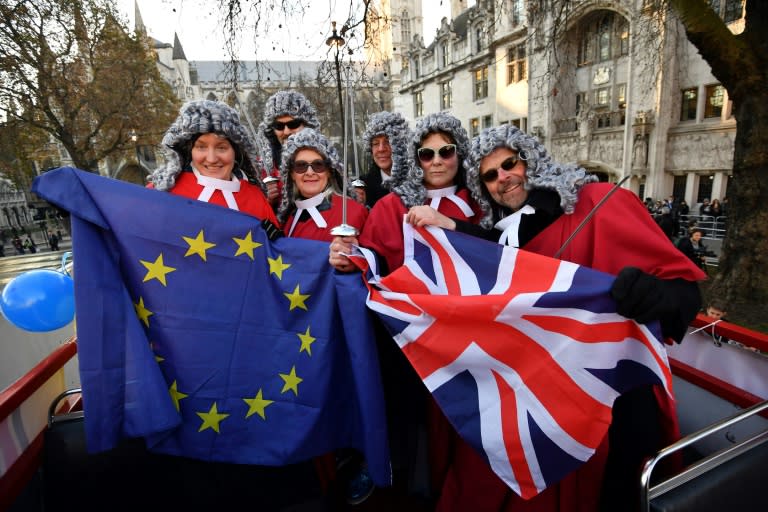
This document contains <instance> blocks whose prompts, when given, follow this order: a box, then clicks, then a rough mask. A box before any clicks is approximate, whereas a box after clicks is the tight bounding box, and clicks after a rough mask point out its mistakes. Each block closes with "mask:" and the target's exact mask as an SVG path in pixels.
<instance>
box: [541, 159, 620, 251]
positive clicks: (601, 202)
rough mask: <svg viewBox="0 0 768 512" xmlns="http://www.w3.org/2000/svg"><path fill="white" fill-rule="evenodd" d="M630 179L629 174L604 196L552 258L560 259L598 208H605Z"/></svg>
mask: <svg viewBox="0 0 768 512" xmlns="http://www.w3.org/2000/svg"><path fill="white" fill-rule="evenodd" d="M629 177H630V175H629V174H627V175H626V176H624V177H623V178H622V179H621V181H619V182H618V183H616V184H615V185H614V186H613V188H612V189H611V190H609V191H608V193H607V194H605V196H603V198H602V199H601V200H600V201H598V203H597V204H596V205H595V206H594V207H593V208H592V210H591V211H590V212H589V213H588V214H587V216H586V217H584V220H582V221H581V223H580V224H579V225H578V226H576V229H575V230H573V233H571V236H569V237H568V240H566V241H565V242H564V243H563V245H562V246H561V247H560V249H558V250H557V252H556V253H555V255H554V256H552V257H553V258H559V257H560V255H561V254H562V253H563V251H564V250H565V248H566V247H568V244H570V243H571V240H573V238H574V237H575V236H576V235H577V234H578V233H579V231H581V229H582V228H583V227H584V226H585V225H586V224H587V222H589V219H591V218H592V216H593V215H594V214H595V212H596V211H597V210H598V208H600V207H601V206H603V203H605V202H606V201H607V200H608V198H609V197H611V196H612V195H613V193H614V192H616V191H617V190H618V189H619V188H620V187H621V186H622V185H623V184H624V182H625V181H627V180H628V179H629Z"/></svg>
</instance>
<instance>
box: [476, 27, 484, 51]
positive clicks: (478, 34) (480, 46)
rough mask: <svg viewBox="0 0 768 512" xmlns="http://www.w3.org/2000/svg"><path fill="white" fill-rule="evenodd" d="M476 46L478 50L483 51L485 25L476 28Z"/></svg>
mask: <svg viewBox="0 0 768 512" xmlns="http://www.w3.org/2000/svg"><path fill="white" fill-rule="evenodd" d="M475 48H476V51H477V52H481V51H483V27H477V28H475Z"/></svg>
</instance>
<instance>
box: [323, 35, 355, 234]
mask: <svg viewBox="0 0 768 512" xmlns="http://www.w3.org/2000/svg"><path fill="white" fill-rule="evenodd" d="M332 23H333V36H332V37H330V38H328V40H327V41H326V43H328V44H331V42H332V43H333V44H334V45H335V46H336V53H335V54H334V64H335V65H336V91H337V93H338V95H339V108H340V110H341V120H342V122H341V125H342V129H343V130H344V134H343V135H342V137H341V141H342V144H344V160H343V161H344V168H343V169H342V172H341V201H342V202H341V224H339V225H338V226H335V227H334V228H332V229H331V234H332V235H333V236H357V234H358V232H357V228H355V227H354V226H350V225H349V224H347V117H346V116H345V115H344V98H343V97H342V94H341V69H340V66H339V47H340V46H341V45H342V44H344V39H342V38H341V37H339V36H337V34H336V22H335V21H334V22H332ZM336 37H338V39H335V38H336ZM347 96H349V93H347Z"/></svg>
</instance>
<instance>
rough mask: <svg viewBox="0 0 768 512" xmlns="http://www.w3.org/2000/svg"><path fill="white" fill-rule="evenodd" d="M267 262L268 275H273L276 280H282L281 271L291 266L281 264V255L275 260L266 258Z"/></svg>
mask: <svg viewBox="0 0 768 512" xmlns="http://www.w3.org/2000/svg"><path fill="white" fill-rule="evenodd" d="M267 261H268V262H269V273H270V274H275V275H276V276H277V278H278V279H282V278H283V270H286V269H288V268H289V267H290V266H291V264H290V263H283V255H282V254H281V255H279V256H278V257H277V258H267Z"/></svg>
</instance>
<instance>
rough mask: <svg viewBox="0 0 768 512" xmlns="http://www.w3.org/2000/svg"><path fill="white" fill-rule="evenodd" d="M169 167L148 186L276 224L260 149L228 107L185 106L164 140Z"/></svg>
mask: <svg viewBox="0 0 768 512" xmlns="http://www.w3.org/2000/svg"><path fill="white" fill-rule="evenodd" d="M163 146H164V147H165V161H166V164H165V165H164V166H162V167H160V168H158V169H157V170H155V171H154V172H153V173H152V174H150V175H149V183H148V184H147V187H149V188H154V189H155V190H160V191H165V192H170V193H171V194H176V195H181V196H185V197H191V198H192V199H197V200H199V201H205V202H208V203H212V204H217V205H220V206H224V207H227V208H230V209H233V210H238V211H241V212H243V213H248V214H251V215H253V216H255V217H258V218H259V219H262V220H267V221H269V222H270V223H271V224H277V219H276V218H275V214H274V212H273V211H272V208H271V207H270V205H269V203H268V202H267V198H266V196H265V193H264V184H263V183H262V182H261V180H260V179H259V177H258V176H257V175H256V168H255V165H254V164H255V162H256V160H257V158H258V157H257V155H256V148H255V147H254V145H253V143H252V142H251V138H250V137H249V136H248V132H246V130H245V127H244V126H243V125H242V124H240V116H239V114H238V113H237V111H236V110H234V109H233V108H231V107H230V106H229V105H227V104H226V103H221V102H219V101H211V100H197V101H190V102H187V103H185V104H184V105H183V106H182V107H181V110H180V112H179V117H177V118H176V120H175V121H174V122H173V124H171V126H170V127H169V128H168V130H167V131H166V133H165V135H164V136H163Z"/></svg>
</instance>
